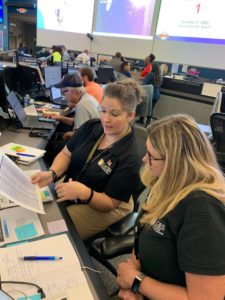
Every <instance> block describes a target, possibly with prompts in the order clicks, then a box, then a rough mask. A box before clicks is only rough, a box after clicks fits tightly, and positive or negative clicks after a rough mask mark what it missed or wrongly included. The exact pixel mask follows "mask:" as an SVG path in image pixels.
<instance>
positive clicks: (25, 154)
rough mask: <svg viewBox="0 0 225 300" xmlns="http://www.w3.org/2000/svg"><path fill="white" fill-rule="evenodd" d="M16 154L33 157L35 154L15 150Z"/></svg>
mask: <svg viewBox="0 0 225 300" xmlns="http://www.w3.org/2000/svg"><path fill="white" fill-rule="evenodd" d="M16 155H20V156H27V157H35V155H33V154H27V153H20V152H16Z"/></svg>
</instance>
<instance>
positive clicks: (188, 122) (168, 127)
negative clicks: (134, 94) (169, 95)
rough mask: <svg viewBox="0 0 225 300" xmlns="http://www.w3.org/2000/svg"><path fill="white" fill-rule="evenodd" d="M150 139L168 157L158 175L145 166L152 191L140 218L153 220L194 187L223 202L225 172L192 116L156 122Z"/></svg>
mask: <svg viewBox="0 0 225 300" xmlns="http://www.w3.org/2000/svg"><path fill="white" fill-rule="evenodd" d="M148 139H149V140H150V142H151V144H152V146H153V147H154V148H155V149H156V150H157V151H158V152H159V154H160V155H161V157H163V158H164V159H165V165H164V168H163V171H162V173H161V175H160V177H159V178H156V177H155V176H153V175H152V174H151V172H150V170H149V168H148V166H147V165H146V166H145V167H144V169H143V170H142V174H141V177H142V181H143V183H144V184H145V185H146V186H149V187H150V188H151V191H150V194H149V196H148V199H147V201H146V203H145V204H144V206H143V209H144V210H145V211H146V212H147V213H146V214H144V217H143V218H142V220H141V222H143V223H147V224H150V225H152V224H154V223H155V221H156V220H158V219H161V218H162V217H163V216H165V215H166V214H167V213H169V212H170V211H171V210H172V209H174V208H175V206H176V205H177V204H178V203H179V202H180V201H181V200H182V199H183V198H184V197H186V196H187V195H188V194H189V193H190V192H192V191H195V190H202V191H205V192H206V193H208V194H210V195H212V196H213V197H215V198H217V199H218V200H221V201H222V202H224V199H225V179H224V176H223V174H222V172H221V170H220V168H219V166H218V163H217V161H216V156H215V153H214V151H213V148H212V146H211V145H210V143H209V141H208V139H207V137H206V136H205V135H204V133H202V132H201V131H200V129H199V128H198V126H197V123H196V122H195V121H194V119H193V118H192V117H190V116H187V115H172V116H168V117H165V118H163V119H161V120H159V121H156V122H153V123H152V125H151V126H149V128H148Z"/></svg>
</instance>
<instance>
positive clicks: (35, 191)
mask: <svg viewBox="0 0 225 300" xmlns="http://www.w3.org/2000/svg"><path fill="white" fill-rule="evenodd" d="M0 195H2V196H3V197H7V199H8V200H10V201H12V202H15V203H16V204H18V205H20V206H22V207H24V208H26V209H29V210H32V211H34V212H37V213H41V214H44V213H45V212H44V207H43V203H42V200H41V194H40V190H39V187H38V185H37V184H32V183H31V180H30V179H29V178H28V177H27V176H26V175H25V174H24V172H23V171H22V170H21V169H20V168H19V167H18V166H17V165H16V164H15V163H13V162H12V161H11V160H10V159H9V158H8V157H7V156H6V155H3V154H0Z"/></svg>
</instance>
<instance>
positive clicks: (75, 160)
mask: <svg viewBox="0 0 225 300" xmlns="http://www.w3.org/2000/svg"><path fill="white" fill-rule="evenodd" d="M141 95H142V89H141V87H140V86H139V85H138V84H137V83H136V82H134V81H132V80H130V79H128V80H126V81H125V80H124V81H117V82H115V83H110V84H108V85H107V86H106V88H105V89H104V94H103V100H102V106H101V113H100V120H90V121H88V122H86V123H85V124H83V125H82V126H81V127H80V128H79V129H78V130H77V131H76V134H74V135H73V137H72V138H71V139H70V140H69V142H68V143H67V145H66V146H65V148H64V149H63V150H62V151H61V152H60V153H59V154H58V155H57V157H56V158H55V160H54V162H53V164H52V165H51V167H50V169H49V171H45V172H39V173H37V174H36V175H34V176H32V182H33V183H38V184H39V186H46V185H48V184H50V183H51V182H52V181H53V179H55V178H56V177H60V176H62V175H63V174H65V175H66V178H65V182H64V183H59V184H57V185H56V192H57V194H58V200H57V201H58V202H61V201H65V200H70V201H68V202H70V204H71V205H70V206H68V207H67V210H68V212H69V214H70V216H71V219H72V221H73V223H74V225H75V227H76V229H77V231H78V233H79V234H80V236H81V238H82V239H85V238H88V237H91V236H93V235H95V234H97V233H98V232H101V231H103V230H104V229H106V228H107V227H108V226H109V225H110V224H112V223H114V222H116V221H118V220H120V219H121V218H122V217H124V216H125V215H126V214H127V213H129V212H130V211H132V209H133V199H132V197H131V195H132V194H133V193H135V192H136V191H137V187H138V186H140V185H139V184H140V178H139V169H140V166H141V157H140V155H139V147H138V144H137V141H136V138H135V135H134V131H133V128H132V126H131V123H132V121H133V120H134V116H135V109H136V105H137V104H138V103H139V101H140V98H141ZM75 203H77V204H75Z"/></svg>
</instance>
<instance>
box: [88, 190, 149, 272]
mask: <svg viewBox="0 0 225 300" xmlns="http://www.w3.org/2000/svg"><path fill="white" fill-rule="evenodd" d="M148 193H149V189H148V188H145V189H144V191H142V193H141V194H140V196H139V197H138V200H137V201H136V202H137V203H138V205H137V206H136V209H135V210H134V211H133V212H132V213H130V214H128V215H126V216H125V217H124V218H123V219H121V220H119V221H117V222H116V223H114V224H112V225H111V226H109V227H108V228H107V231H106V232H105V236H103V237H100V238H96V239H95V240H93V241H92V243H91V245H90V247H89V249H88V251H89V254H90V255H91V256H92V257H94V258H95V259H96V260H97V261H98V262H100V263H101V264H102V265H103V266H105V267H106V268H107V269H108V270H109V271H110V272H111V273H112V274H113V275H115V276H116V275H117V273H116V268H115V267H114V266H113V264H112V263H111V262H110V261H109V259H112V258H115V257H118V256H121V255H124V254H130V253H131V252H132V250H133V246H134V231H133V230H134V226H135V221H136V219H137V216H138V211H139V209H140V208H141V207H142V203H143V202H144V201H145V199H146V198H147V195H148ZM137 208H138V209H137Z"/></svg>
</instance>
